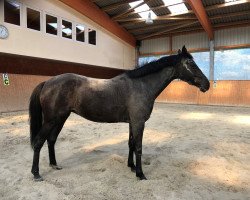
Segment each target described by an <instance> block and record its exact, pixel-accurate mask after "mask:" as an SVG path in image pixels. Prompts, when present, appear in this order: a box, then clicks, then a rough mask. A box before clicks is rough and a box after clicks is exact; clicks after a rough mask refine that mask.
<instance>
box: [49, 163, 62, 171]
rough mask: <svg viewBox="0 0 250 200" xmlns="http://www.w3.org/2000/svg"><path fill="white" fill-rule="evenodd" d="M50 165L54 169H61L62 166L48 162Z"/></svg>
mask: <svg viewBox="0 0 250 200" xmlns="http://www.w3.org/2000/svg"><path fill="white" fill-rule="evenodd" d="M50 166H51V167H52V169H56V170H61V169H62V167H60V166H58V165H52V164H50Z"/></svg>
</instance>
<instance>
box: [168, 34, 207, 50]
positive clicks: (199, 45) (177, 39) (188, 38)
mask: <svg viewBox="0 0 250 200" xmlns="http://www.w3.org/2000/svg"><path fill="white" fill-rule="evenodd" d="M183 45H186V47H187V49H207V48H209V39H208V37H207V34H206V33H204V32H201V33H194V34H188V35H178V36H174V37H173V50H174V51H177V50H178V49H181V48H182V46H183Z"/></svg>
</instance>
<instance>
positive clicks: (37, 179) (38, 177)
mask: <svg viewBox="0 0 250 200" xmlns="http://www.w3.org/2000/svg"><path fill="white" fill-rule="evenodd" d="M34 181H36V182H40V181H43V177H41V176H40V175H39V174H37V175H34Z"/></svg>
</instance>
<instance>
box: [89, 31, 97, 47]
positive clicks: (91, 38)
mask: <svg viewBox="0 0 250 200" xmlns="http://www.w3.org/2000/svg"><path fill="white" fill-rule="evenodd" d="M88 32H89V44H93V45H96V31H95V30H93V29H90V28H89V29H88Z"/></svg>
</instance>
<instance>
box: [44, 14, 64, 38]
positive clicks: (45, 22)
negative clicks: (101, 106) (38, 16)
mask: <svg viewBox="0 0 250 200" xmlns="http://www.w3.org/2000/svg"><path fill="white" fill-rule="evenodd" d="M46 15H50V16H52V17H56V19H57V34H56V35H55V34H51V33H47V28H46V24H47V21H46ZM60 19H61V18H60V17H58V16H57V15H54V14H51V13H50V12H44V14H43V21H44V22H43V26H44V33H45V35H50V36H53V37H58V36H60V31H61V26H62V24H61V23H60V21H61V20H60Z"/></svg>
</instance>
